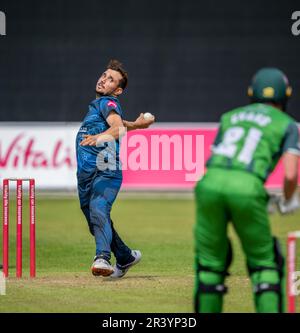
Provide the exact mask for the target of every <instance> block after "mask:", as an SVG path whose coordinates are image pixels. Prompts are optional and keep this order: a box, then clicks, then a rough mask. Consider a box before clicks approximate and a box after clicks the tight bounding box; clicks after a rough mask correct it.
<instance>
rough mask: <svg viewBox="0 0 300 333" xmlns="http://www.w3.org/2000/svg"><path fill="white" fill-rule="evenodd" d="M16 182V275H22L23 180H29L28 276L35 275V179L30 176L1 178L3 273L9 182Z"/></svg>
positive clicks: (5, 256)
mask: <svg viewBox="0 0 300 333" xmlns="http://www.w3.org/2000/svg"><path fill="white" fill-rule="evenodd" d="M10 181H15V182H16V184H17V185H16V206H17V211H16V220H17V232H16V277H17V278H21V277H22V220H23V219H22V207H23V200H22V199H23V188H22V187H23V186H22V185H23V182H24V181H28V182H29V226H30V232H29V233H30V236H29V239H30V277H32V278H33V277H35V180H34V179H31V178H23V179H20V178H17V179H15V178H7V179H3V188H2V191H3V252H2V253H3V274H4V276H5V277H8V261H9V260H8V258H9V182H10Z"/></svg>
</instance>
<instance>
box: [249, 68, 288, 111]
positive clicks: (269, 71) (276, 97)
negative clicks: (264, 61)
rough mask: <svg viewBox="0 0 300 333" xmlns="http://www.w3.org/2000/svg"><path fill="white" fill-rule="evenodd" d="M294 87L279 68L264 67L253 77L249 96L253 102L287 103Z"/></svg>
mask: <svg viewBox="0 0 300 333" xmlns="http://www.w3.org/2000/svg"><path fill="white" fill-rule="evenodd" d="M291 95H292V88H291V86H290V85H289V81H288V79H287V77H286V76H285V74H284V73H283V72H282V71H281V70H279V69H277V68H262V69H260V70H259V71H258V72H257V73H256V74H255V75H254V76H253V78H252V82H251V86H250V87H249V88H248V96H249V97H250V99H251V101H252V102H258V103H266V102H273V103H277V104H282V105H283V106H285V105H286V102H287V100H288V98H289V97H290V96H291Z"/></svg>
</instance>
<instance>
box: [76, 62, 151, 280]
mask: <svg viewBox="0 0 300 333" xmlns="http://www.w3.org/2000/svg"><path fill="white" fill-rule="evenodd" d="M127 81H128V74H127V72H126V71H125V70H124V69H123V67H122V64H121V63H120V62H119V61H117V60H111V61H110V62H109V64H108V66H107V69H106V71H105V72H104V73H103V74H102V75H101V77H100V78H99V80H98V82H97V85H96V96H97V97H96V99H95V100H93V101H92V102H91V103H90V105H89V109H88V112H87V114H86V116H85V118H84V120H83V122H82V124H81V127H80V129H79V131H78V134H77V137H76V156H77V182H78V194H79V200H80V207H81V209H82V211H83V213H84V215H85V217H86V220H87V223H88V226H89V230H90V232H91V234H92V235H93V236H94V238H95V242H96V256H95V258H94V261H93V264H92V267H91V270H92V273H93V275H95V276H110V277H111V278H121V277H123V276H124V275H125V274H126V272H127V271H128V269H129V268H130V267H132V266H133V265H135V264H137V263H138V262H139V261H140V259H141V252H140V251H139V250H131V249H130V248H129V247H128V246H127V245H126V244H125V243H124V242H123V241H122V239H121V238H120V236H119V235H118V233H117V232H116V230H115V228H114V226H113V222H112V220H111V218H110V212H111V209H112V205H113V203H114V201H115V199H116V197H117V194H118V192H119V190H120V187H121V184H122V168H121V162H120V159H119V153H120V142H119V139H120V138H119V137H120V135H121V134H124V133H125V132H126V130H134V129H142V128H147V127H149V126H150V125H151V124H152V123H153V122H154V119H152V120H145V119H144V117H143V114H140V116H139V117H138V118H137V119H136V120H135V121H134V122H129V121H126V120H124V119H123V111H122V108H121V106H120V102H119V100H118V96H119V95H121V94H122V92H123V91H124V89H125V88H126V86H127ZM111 252H112V253H113V254H114V256H115V258H116V264H115V265H114V266H112V265H111V263H110V259H111Z"/></svg>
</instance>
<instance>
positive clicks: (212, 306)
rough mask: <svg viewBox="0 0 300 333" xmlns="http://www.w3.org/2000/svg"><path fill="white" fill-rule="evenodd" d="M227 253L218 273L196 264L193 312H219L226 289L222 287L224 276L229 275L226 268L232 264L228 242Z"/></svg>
mask: <svg viewBox="0 0 300 333" xmlns="http://www.w3.org/2000/svg"><path fill="white" fill-rule="evenodd" d="M228 244H229V246H228V252H227V258H226V262H225V269H224V270H222V271H220V270H216V269H213V268H211V267H209V266H204V265H201V264H200V263H199V262H198V260H197V259H196V260H197V262H196V265H197V272H196V293H195V299H194V310H195V312H196V313H199V312H221V311H222V303H223V295H224V294H225V293H227V290H228V288H227V287H226V286H225V285H224V280H225V278H226V276H228V275H229V273H228V271H227V270H228V268H229V266H230V264H231V262H232V246H231V243H230V241H229V240H228Z"/></svg>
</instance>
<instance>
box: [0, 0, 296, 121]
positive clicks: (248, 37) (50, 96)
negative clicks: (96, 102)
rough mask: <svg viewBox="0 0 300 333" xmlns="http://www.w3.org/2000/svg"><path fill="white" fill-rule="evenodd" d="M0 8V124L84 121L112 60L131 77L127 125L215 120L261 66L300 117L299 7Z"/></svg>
mask: <svg viewBox="0 0 300 333" xmlns="http://www.w3.org/2000/svg"><path fill="white" fill-rule="evenodd" d="M297 3H298V4H297ZM0 10H1V11H4V12H5V14H6V19H7V35H6V36H0V120H1V121H16V120H17V121H19V120H20V121H21V120H22V121H23V120H25V121H41V120H50V121H81V120H82V119H83V117H84V115H85V112H86V110H87V105H88V103H89V101H90V100H91V99H93V98H94V87H95V83H96V81H97V79H98V76H99V75H100V74H101V72H102V70H103V69H104V67H105V65H106V64H107V62H108V61H109V59H110V58H118V59H119V60H121V61H122V62H123V63H124V65H125V67H126V68H127V70H128V71H129V87H128V90H127V91H125V94H124V95H123V97H122V98H121V103H122V106H123V109H124V110H125V112H126V118H127V119H133V118H135V116H136V115H137V114H138V113H140V112H151V113H154V114H155V115H156V117H157V121H218V119H219V116H220V114H221V113H222V112H224V111H226V110H228V109H230V108H233V107H235V106H238V105H242V104H246V103H247V102H248V99H247V97H246V90H247V86H248V84H249V81H250V78H251V76H252V74H253V73H254V72H255V71H256V70H257V69H259V68H260V67H262V66H276V67H279V68H280V69H282V70H283V71H285V72H286V74H287V75H288V77H289V79H290V82H291V84H292V86H293V92H294V96H293V98H292V100H291V102H290V104H289V112H290V113H291V114H292V115H293V116H294V117H295V118H296V119H297V120H298V121H299V120H300V116H299V115H298V109H299V105H300V61H299V59H300V36H298V37H295V36H293V35H292V33H291V25H292V23H293V21H292V20H291V15H292V12H294V11H296V10H300V4H299V1H287V0H285V1H269V0H268V1H262V0H251V1H212V0H210V1H200V0H198V1H197V0H181V1H177V0H159V1H158V0H144V1H143V0H140V1H138V0H136V1H135V0H131V1H126V0H116V1H108V0H107V1H102V0H93V1H92V0H85V1H82V0H81V1H79V0H73V1H62V0H53V1H42V0H39V1H32V0H26V1H22V2H21V1H16V0H9V1H8V0H1V3H0Z"/></svg>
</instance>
